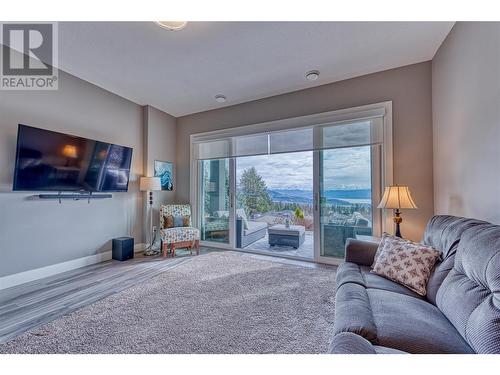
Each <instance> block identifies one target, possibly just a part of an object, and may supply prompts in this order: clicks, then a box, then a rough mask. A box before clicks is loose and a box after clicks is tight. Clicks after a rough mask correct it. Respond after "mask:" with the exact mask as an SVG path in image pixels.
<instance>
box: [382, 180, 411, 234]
mask: <svg viewBox="0 0 500 375" xmlns="http://www.w3.org/2000/svg"><path fill="white" fill-rule="evenodd" d="M377 207H378V208H390V209H394V219H393V220H394V223H395V224H396V236H397V237H400V238H401V237H402V236H401V230H400V228H399V226H400V224H401V222H402V221H403V218H402V217H401V216H400V214H401V212H400V211H399V210H400V209H401V208H409V209H415V208H417V205H416V204H415V201H414V200H413V198H412V197H411V194H410V189H409V188H408V186H398V185H394V186H387V187H386V188H385V191H384V196H383V197H382V200H381V201H380V203H379V205H378V206H377Z"/></svg>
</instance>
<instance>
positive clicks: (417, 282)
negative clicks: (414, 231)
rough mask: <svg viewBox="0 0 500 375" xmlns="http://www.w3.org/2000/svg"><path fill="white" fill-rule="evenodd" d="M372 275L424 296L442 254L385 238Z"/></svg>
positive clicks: (425, 247)
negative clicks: (433, 269)
mask: <svg viewBox="0 0 500 375" xmlns="http://www.w3.org/2000/svg"><path fill="white" fill-rule="evenodd" d="M380 245H381V246H379V250H380V252H379V251H378V250H377V252H379V254H378V257H377V259H376V261H375V264H374V266H373V270H372V271H371V272H373V273H375V274H377V275H379V276H383V277H385V278H387V279H389V280H392V281H394V282H396V283H398V284H401V285H404V286H406V287H407V288H408V289H411V290H413V291H414V292H416V293H418V294H420V295H421V296H425V295H426V293H427V290H426V286H427V281H429V277H430V275H431V271H432V268H433V267H434V264H435V263H436V261H437V260H438V259H439V256H440V255H441V252H440V251H438V250H436V249H434V248H432V247H430V246H426V245H423V244H419V243H416V242H412V241H408V240H402V239H401V238H398V237H394V236H390V235H388V237H387V238H386V239H385V241H384V244H383V246H382V242H381V243H380Z"/></svg>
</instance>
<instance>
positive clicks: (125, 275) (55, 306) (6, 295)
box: [0, 251, 205, 343]
mask: <svg viewBox="0 0 500 375" xmlns="http://www.w3.org/2000/svg"><path fill="white" fill-rule="evenodd" d="M203 252H205V251H203ZM190 259H192V257H191V256H179V257H175V258H162V257H159V256H154V257H144V256H142V255H139V256H137V255H136V258H135V259H132V260H128V261H125V262H119V261H115V260H112V261H107V262H103V263H98V264H94V265H91V266H86V267H82V268H78V269H76V270H72V271H68V272H64V273H60V274H57V275H54V276H50V277H47V278H44V279H40V280H36V281H33V282H30V283H26V284H22V285H18V286H15V287H12V288H8V289H4V290H0V343H2V342H5V341H8V340H9V339H11V338H14V337H16V336H18V335H20V334H22V333H24V332H26V331H28V330H30V329H32V328H35V327H38V326H41V325H43V324H45V323H48V322H50V321H51V320H54V319H56V318H58V317H61V316H63V315H66V314H68V313H70V312H73V311H75V310H76V309H78V308H80V307H83V306H86V305H89V304H91V303H93V302H95V301H98V300H100V299H102V298H105V297H107V296H109V295H111V294H113V293H117V292H120V291H122V290H124V289H126V288H128V287H131V286H134V285H135V284H137V283H140V282H142V281H145V280H148V279H150V278H152V277H154V276H156V275H159V274H160V273H162V272H165V271H167V270H168V269H170V268H173V267H176V266H177V265H179V264H182V263H184V262H188V261H190Z"/></svg>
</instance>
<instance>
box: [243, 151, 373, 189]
mask: <svg viewBox="0 0 500 375" xmlns="http://www.w3.org/2000/svg"><path fill="white" fill-rule="evenodd" d="M323 155H324V171H323V183H324V184H323V186H324V187H323V188H324V189H325V190H332V189H367V188H370V183H371V176H370V147H368V146H365V147H357V148H343V149H332V150H325V151H323ZM252 166H254V167H255V168H256V169H257V173H258V174H260V175H261V176H262V178H263V179H264V181H265V182H266V185H267V187H268V188H269V189H273V190H275V189H301V190H313V153H312V151H307V152H295V153H288V154H272V155H259V156H248V157H239V158H236V181H237V182H239V180H240V177H241V174H242V173H243V171H244V170H245V169H248V168H250V167H252Z"/></svg>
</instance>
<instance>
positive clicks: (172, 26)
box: [155, 21, 187, 31]
mask: <svg viewBox="0 0 500 375" xmlns="http://www.w3.org/2000/svg"><path fill="white" fill-rule="evenodd" d="M155 22H156V24H157V25H158V26H160V27H163V28H164V29H167V30H170V31H179V30H182V29H183V28H184V27H186V25H187V22H186V21H155Z"/></svg>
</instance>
